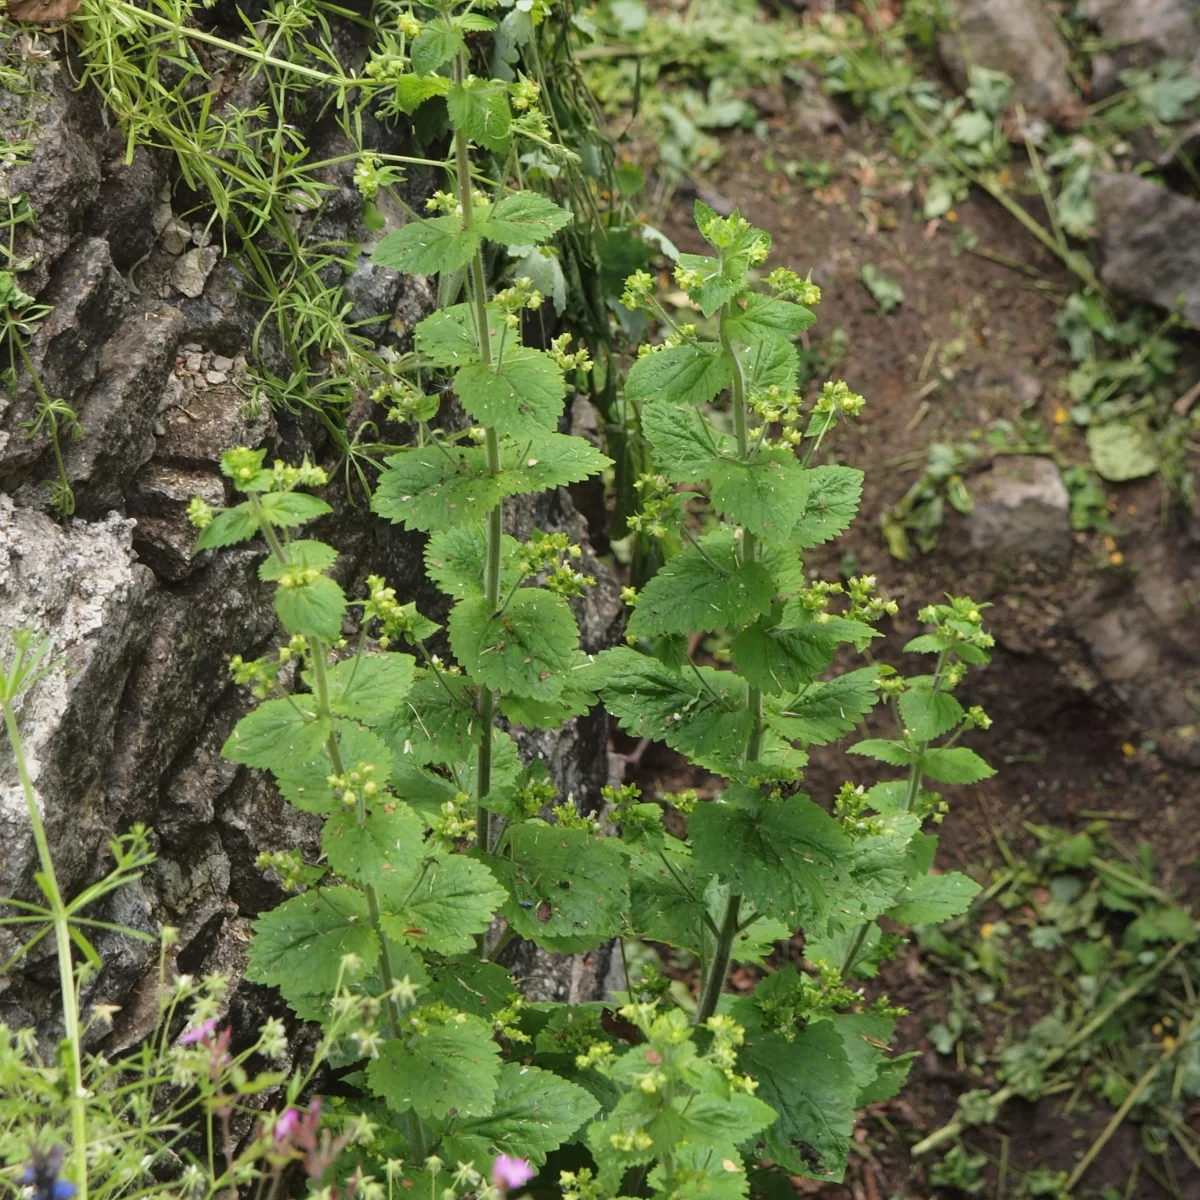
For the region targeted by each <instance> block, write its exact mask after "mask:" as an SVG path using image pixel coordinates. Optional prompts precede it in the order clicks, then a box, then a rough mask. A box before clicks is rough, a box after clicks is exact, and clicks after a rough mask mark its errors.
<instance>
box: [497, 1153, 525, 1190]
mask: <svg viewBox="0 0 1200 1200" xmlns="http://www.w3.org/2000/svg"><path fill="white" fill-rule="evenodd" d="M532 1178H533V1168H532V1167H531V1166H530V1165H529V1163H527V1162H526V1161H525V1159H523V1158H510V1157H509V1156H508V1155H507V1154H501V1155H500V1156H499V1157H498V1158H497V1159H496V1161H495V1162H494V1163H493V1164H492V1182H493V1183H494V1184H495V1185H496V1186H497V1187H498V1188H500V1189H501V1190H504V1189H505V1188H519V1187H524V1186H525V1184H527V1183H528V1182H529V1181H530V1180H531V1179H532Z"/></svg>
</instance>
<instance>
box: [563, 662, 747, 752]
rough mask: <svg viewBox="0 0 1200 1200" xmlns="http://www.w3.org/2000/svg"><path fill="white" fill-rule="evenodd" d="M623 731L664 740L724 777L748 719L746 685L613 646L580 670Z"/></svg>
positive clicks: (733, 677) (729, 675)
mask: <svg viewBox="0 0 1200 1200" xmlns="http://www.w3.org/2000/svg"><path fill="white" fill-rule="evenodd" d="M582 674H583V675H584V680H585V682H586V683H587V685H588V686H589V687H594V688H595V689H596V691H598V692H599V693H600V695H601V697H602V698H603V700H604V704H605V707H606V708H607V709H608V711H609V712H610V713H611V714H612V715H613V716H614V717H615V718H616V719H617V723H618V724H619V725H620V726H621V728H622V729H624V730H625V732H626V733H629V734H632V735H633V736H634V737H647V738H652V739H654V740H656V741H661V742H666V744H667V745H668V746H670V747H671V748H672V749H673V750H678V751H679V752H680V753H681V754H686V755H687V756H688V757H689V758H691V759H692V760H693V762H696V763H698V764H699V765H700V766H703V767H707V768H708V769H709V770H712V771H718V772H722V773H725V774H728V773H729V772H730V771H731V770H733V769H734V768H735V767H736V765H737V764H738V763H740V761H741V754H742V750H743V748H744V747H745V745H746V740H747V738H748V737H749V735H750V727H751V724H752V717H751V714H750V709H749V706H748V702H747V687H746V681H745V680H744V679H742V678H741V677H740V676H738V675H735V674H734V673H733V672H731V671H717V670H714V669H713V668H712V667H697V668H695V669H694V670H692V669H689V670H688V672H687V673H686V674H683V673H681V672H680V671H677V670H675V669H674V668H672V667H669V666H667V665H666V664H665V663H662V662H659V661H658V659H655V658H650V657H649V656H647V655H645V654H639V653H638V652H637V651H636V650H632V649H630V648H629V647H627V646H617V647H615V648H614V649H612V650H606V651H605V652H604V653H603V654H600V655H598V656H597V657H596V661H595V664H594V667H593V669H592V670H591V671H589V672H583V673H582Z"/></svg>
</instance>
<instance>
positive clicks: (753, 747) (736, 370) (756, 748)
mask: <svg viewBox="0 0 1200 1200" xmlns="http://www.w3.org/2000/svg"><path fill="white" fill-rule="evenodd" d="M726 315H727V314H726V312H725V311H722V313H721V349H722V350H724V351H725V353H726V354H728V355H729V357H730V358H731V359H733V431H734V433H735V435H736V436H737V448H738V457H739V458H740V459H741V460H742V462H749V461H750V437H749V434H748V432H747V430H746V373H745V371H744V370H743V369H742V361H741V359H740V358H738V354H737V350H735V349H734V346H733V342H732V341H731V340H730V337H729V334H728V333H726V332H725V316H726ZM757 558H758V539H757V538H756V537H755V536H754V534H752V533H751V532H750V530H748V529H744V530H743V531H742V562H743V563H752V562H754V561H755V560H756V559H757ZM747 703H748V704H749V706H750V716H751V725H750V737H749V740H748V741H747V743H746V761H747V762H754V761H756V760H757V758H758V756H759V754H760V753H761V752H762V736H763V698H762V691H761V690H760V689H759V688H755V687H752V688H751V689H750V692H749V695H748V697H747Z"/></svg>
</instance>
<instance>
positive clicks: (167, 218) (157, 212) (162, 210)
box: [150, 204, 175, 234]
mask: <svg viewBox="0 0 1200 1200" xmlns="http://www.w3.org/2000/svg"><path fill="white" fill-rule="evenodd" d="M174 215H175V214H174V213H173V212H172V211H171V206H170V205H169V204H159V205H157V206H156V207H155V209H154V213H153V215H152V216H151V218H150V225H151V228H153V230H154V232H155V233H156V234H160V233H162V232H163V230H164V229H166V227H167V226H168V225H170V223H171V218H172V217H173V216H174Z"/></svg>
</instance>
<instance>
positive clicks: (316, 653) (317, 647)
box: [250, 492, 400, 1037]
mask: <svg viewBox="0 0 1200 1200" xmlns="http://www.w3.org/2000/svg"><path fill="white" fill-rule="evenodd" d="M250 504H251V507H252V508H253V509H254V512H255V513H256V515H257V516H258V519H259V528H260V529H261V530H262V531H263V536H264V537H265V538H266V540H267V545H268V546H270V547H271V553H272V554H273V555H275V557H276V558H277V559H279V561H280V562H281V563H286V562H287V561H288V556H287V547H286V546H284V544H283V543H282V542H281V541H280V540H279V536H278V535H277V534H276V532H275V530H273V529H272V528H271V526H270V525H269V524H268V523H267V522H266V521H265V520H264V519H263V513H262V505H261V503H260V502H259V499H258V496H257V495H256V494H255V493H254V492H251V493H250ZM326 652H327V651H326V647H325V644H324V643H323V642H321V641H319V640H318V639H317V638H309V661H310V662H311V664H312V673H313V685H314V686H313V694H314V696H315V697H316V701H317V715H318V716H320V717H324V718H325V719H326V720H327V721H329V722H330V723H331V724H332V722H333V709H332V708H331V707H330V704H329V676H328V674H327V672H326V668H325V655H326ZM325 748H326V749H327V750H328V751H329V761H330V763H331V764H332V766H333V771H334V774H335V775H345V774H346V766H345V763H343V762H342V752H341V749H340V748H339V746H338V741H337V734H336V733H335V732H333V730H332V729H331V730H330V734H329V738H328V740H327V741H326V743H325ZM357 816H358V823H359V825H360V826H361V825H365V824H366V821H367V805H366V800H365V799H364V797H363V796H362V794H361V793H360V794H359V797H358V812H357ZM363 893H364V894H365V895H366V897H367V911H368V912H369V913H370V916H371V927H372V928H373V929H374V930H375V936H376V937H377V938H378V939H379V973H380V975H382V976H383V988H384V1008H385V1010H386V1012H387V1018H388V1028H389V1029H390V1031H391V1034H392V1037H399V1036H400V1012H399V1010H398V1009H397V1008H396V1000H395V997H394V996H393V995H392V988H393V986H394V984H395V982H396V977H395V975H394V973H393V972H392V956H391V952H390V951H389V950H388V943H387V936H386V935H385V934H384V932H383V922H382V920H381V917H380V908H379V894H378V893H377V892H376V890H375V885H374V884H373V883H370V882H364V883H363Z"/></svg>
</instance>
